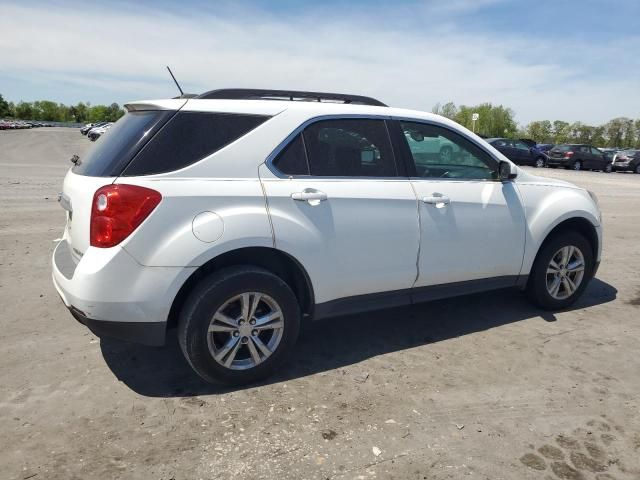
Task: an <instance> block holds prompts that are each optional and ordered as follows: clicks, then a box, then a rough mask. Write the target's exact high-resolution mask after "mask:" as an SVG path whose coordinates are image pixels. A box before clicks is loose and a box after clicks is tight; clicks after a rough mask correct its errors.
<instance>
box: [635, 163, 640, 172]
mask: <svg viewBox="0 0 640 480" xmlns="http://www.w3.org/2000/svg"><path fill="white" fill-rule="evenodd" d="M634 172H636V173H640V163H639V164H638V165H636V169H635V170H634Z"/></svg>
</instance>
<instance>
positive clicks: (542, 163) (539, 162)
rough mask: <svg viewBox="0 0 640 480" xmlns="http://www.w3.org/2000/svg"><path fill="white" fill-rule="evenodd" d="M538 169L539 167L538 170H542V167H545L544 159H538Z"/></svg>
mask: <svg viewBox="0 0 640 480" xmlns="http://www.w3.org/2000/svg"><path fill="white" fill-rule="evenodd" d="M536 167H537V168H542V167H544V159H543V158H538V159H536Z"/></svg>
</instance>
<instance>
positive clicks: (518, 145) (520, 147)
mask: <svg viewBox="0 0 640 480" xmlns="http://www.w3.org/2000/svg"><path fill="white" fill-rule="evenodd" d="M514 145H515V147H516V148H517V149H518V150H527V151H529V145H527V144H526V143H524V142H514Z"/></svg>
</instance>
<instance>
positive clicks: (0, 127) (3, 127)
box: [0, 120, 11, 130]
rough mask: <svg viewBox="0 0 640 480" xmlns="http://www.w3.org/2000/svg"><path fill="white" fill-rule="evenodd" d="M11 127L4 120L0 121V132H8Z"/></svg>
mask: <svg viewBox="0 0 640 480" xmlns="http://www.w3.org/2000/svg"><path fill="white" fill-rule="evenodd" d="M10 128H11V125H10V123H9V122H7V121H6V120H0V130H9V129H10Z"/></svg>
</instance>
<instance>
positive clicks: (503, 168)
mask: <svg viewBox="0 0 640 480" xmlns="http://www.w3.org/2000/svg"><path fill="white" fill-rule="evenodd" d="M517 176H518V170H517V169H516V166H515V165H514V164H513V163H510V162H505V161H501V162H500V163H499V164H498V179H499V180H502V181H505V180H513V179H514V178H516V177H517Z"/></svg>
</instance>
